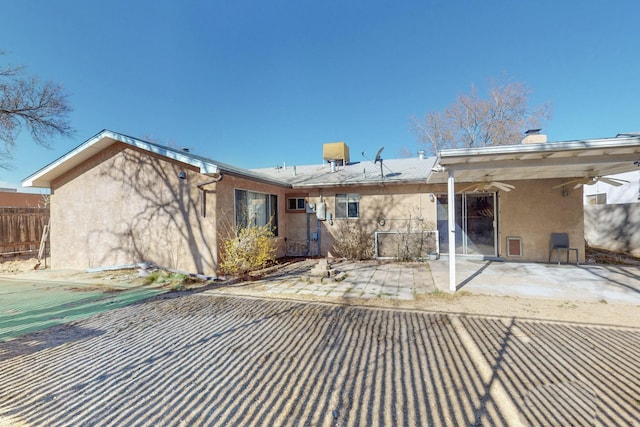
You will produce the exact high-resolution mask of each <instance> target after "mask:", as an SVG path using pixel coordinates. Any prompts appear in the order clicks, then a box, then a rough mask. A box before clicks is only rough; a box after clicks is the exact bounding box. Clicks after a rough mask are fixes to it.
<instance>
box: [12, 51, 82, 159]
mask: <svg viewBox="0 0 640 427" xmlns="http://www.w3.org/2000/svg"><path fill="white" fill-rule="evenodd" d="M2 54H3V52H2V51H0V55H2ZM70 112H71V107H70V106H69V103H68V100H67V95H66V94H65V92H64V90H63V87H62V85H60V84H56V83H53V82H50V81H44V82H42V81H40V79H38V78H37V77H35V76H29V75H27V74H26V67H24V66H12V65H5V66H1V67H0V142H1V146H0V167H5V168H6V167H7V166H8V165H7V163H6V160H7V159H10V158H11V152H12V150H13V148H14V146H15V140H16V138H17V136H18V134H19V133H20V131H21V130H22V128H23V127H26V128H28V129H29V132H30V133H31V137H32V138H33V140H34V141H35V142H36V143H37V144H40V145H42V146H45V147H47V146H48V143H49V140H50V139H51V138H53V137H54V136H56V135H62V136H70V135H71V134H72V133H73V130H72V128H71V125H70V123H69V120H68V115H69V113H70Z"/></svg>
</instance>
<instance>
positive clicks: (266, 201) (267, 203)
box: [235, 189, 278, 236]
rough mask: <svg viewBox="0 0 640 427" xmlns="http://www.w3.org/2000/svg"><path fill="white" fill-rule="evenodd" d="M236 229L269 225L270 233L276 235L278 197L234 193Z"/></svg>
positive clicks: (240, 191)
mask: <svg viewBox="0 0 640 427" xmlns="http://www.w3.org/2000/svg"><path fill="white" fill-rule="evenodd" d="M235 196H236V197H235V198H236V200H235V209H236V226H237V227H241V228H243V227H262V226H265V225H267V224H270V226H271V231H272V232H273V234H275V235H276V236H277V235H278V196H276V195H273V194H265V193H257V192H255V191H249V190H240V189H236V191H235Z"/></svg>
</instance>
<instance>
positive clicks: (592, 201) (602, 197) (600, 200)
mask: <svg viewBox="0 0 640 427" xmlns="http://www.w3.org/2000/svg"><path fill="white" fill-rule="evenodd" d="M587 204H588V205H606V204H607V193H598V194H589V195H588V196H587Z"/></svg>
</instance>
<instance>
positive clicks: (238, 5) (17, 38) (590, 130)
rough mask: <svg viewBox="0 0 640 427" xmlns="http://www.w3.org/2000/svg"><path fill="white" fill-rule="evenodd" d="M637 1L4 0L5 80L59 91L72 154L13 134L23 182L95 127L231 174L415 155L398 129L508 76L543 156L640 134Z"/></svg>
mask: <svg viewBox="0 0 640 427" xmlns="http://www.w3.org/2000/svg"><path fill="white" fill-rule="evenodd" d="M639 13H640V3H638V2H637V1H616V0H609V1H593V0H591V1H589V0H583V1H572V0H567V1H557V0H555V1H547V0H536V1H507V0H502V1H498V0H484V1H435V0H434V1H428V0H425V1H400V0H397V1H377V0H369V1H332V0H327V1H322V2H318V1H305V0H299V1H279V0H272V1H243V0H239V1H237V0H235V1H204V0H203V1H177V0H173V1H168V0H153V1H146V0H145V1H131V0H126V1H123V0H110V1H93V0H85V1H76V0H56V1H49V0H24V1H6V2H3V5H2V17H1V18H0V49H2V50H4V51H5V52H6V55H4V56H0V61H2V62H3V63H4V64H6V63H11V64H24V65H27V66H28V71H29V72H30V73H32V74H36V75H38V76H40V77H41V78H43V79H48V80H53V81H55V82H59V83H62V84H63V85H64V86H65V88H66V90H67V92H68V93H69V95H70V102H71V105H72V107H73V109H74V112H73V113H72V115H71V123H72V125H73V127H74V129H75V130H76V133H75V135H74V137H72V138H57V139H55V140H53V141H52V143H51V145H52V148H51V149H49V150H48V149H45V148H42V147H39V146H37V145H35V144H34V143H33V142H32V140H31V138H30V136H29V134H28V132H24V131H23V132H22V133H21V135H20V138H19V139H18V147H17V149H16V150H15V152H14V159H13V161H12V164H13V169H12V170H9V171H7V170H2V169H0V186H2V187H6V186H12V187H15V186H19V185H20V182H21V180H22V179H24V178H25V177H27V176H29V175H30V174H32V173H34V172H35V171H37V170H38V169H40V168H41V167H43V166H45V165H47V164H48V163H50V162H52V161H54V160H55V159H57V158H58V157H60V156H61V155H63V154H65V153H66V152H68V151H69V150H71V149H72V148H74V147H75V146H77V145H79V144H81V143H82V142H84V141H85V140H87V139H89V138H90V137H91V136H93V135H95V134H96V133H98V132H99V131H100V130H102V129H105V128H106V129H110V130H113V131H116V132H120V133H124V134H127V135H131V136H134V137H140V138H153V139H154V140H156V141H158V142H160V143H164V144H168V145H172V146H176V147H188V148H190V149H191V151H192V152H194V153H196V154H200V155H203V156H207V157H210V158H212V159H216V160H219V161H223V162H227V163H232V164H235V165H237V166H241V167H247V168H256V167H270V166H275V165H277V164H282V162H283V161H286V163H287V164H288V165H296V164H298V165H300V164H312V163H320V162H321V157H322V144H323V143H325V142H334V141H345V142H346V143H347V144H348V145H349V147H350V149H351V158H352V160H362V158H361V155H360V153H361V151H363V150H364V151H366V152H367V155H368V156H373V155H375V152H376V151H377V149H378V148H379V147H381V146H384V147H385V151H384V157H387V158H392V157H401V156H402V150H403V149H408V150H409V151H412V152H415V151H416V150H417V149H418V148H419V146H418V141H417V139H416V137H415V136H414V134H413V133H412V131H411V129H410V123H411V117H413V116H418V117H421V116H423V115H424V114H425V113H426V112H428V111H436V110H441V109H443V108H444V107H445V106H446V105H448V104H450V103H451V102H452V101H454V99H455V97H456V95H458V94H460V93H465V92H467V91H468V90H469V88H470V86H471V84H475V85H476V86H477V87H478V88H480V89H484V88H486V86H487V80H488V79H489V78H492V77H499V76H500V75H501V74H502V73H506V74H507V75H508V76H509V77H510V78H511V79H512V80H515V81H519V82H523V83H525V84H527V85H528V86H529V87H531V88H532V89H533V93H532V95H531V98H530V102H531V104H532V105H538V104H541V103H544V102H549V103H550V104H551V105H552V106H553V117H552V119H551V120H550V121H549V122H548V123H546V124H544V133H546V134H548V135H549V139H550V140H551V141H560V140H575V139H583V138H598V137H607V136H615V135H616V134H617V133H620V132H634V131H640V102H639V99H640V72H638V69H639V65H640V64H639V62H640V55H638V53H639V52H640V36H639V35H638V32H637V23H636V18H637V16H638V14H639Z"/></svg>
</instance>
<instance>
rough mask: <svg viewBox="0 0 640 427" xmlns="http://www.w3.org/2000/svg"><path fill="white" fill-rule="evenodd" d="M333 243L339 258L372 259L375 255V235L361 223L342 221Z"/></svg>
mask: <svg viewBox="0 0 640 427" xmlns="http://www.w3.org/2000/svg"><path fill="white" fill-rule="evenodd" d="M337 226H338V231H337V233H336V236H335V241H334V243H333V250H334V252H335V253H336V255H337V256H339V257H342V258H346V259H351V260H364V259H371V258H373V256H374V255H375V246H374V244H375V243H374V237H373V233H370V232H367V231H366V230H365V229H364V228H363V226H362V224H361V223H360V221H340V222H338V224H337Z"/></svg>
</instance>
